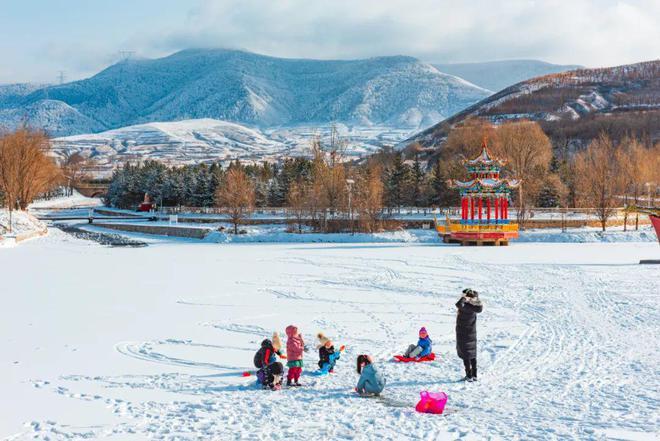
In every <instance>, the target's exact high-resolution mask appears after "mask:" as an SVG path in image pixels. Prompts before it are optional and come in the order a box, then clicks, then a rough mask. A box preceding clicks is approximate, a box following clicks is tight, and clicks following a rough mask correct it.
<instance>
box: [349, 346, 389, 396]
mask: <svg viewBox="0 0 660 441" xmlns="http://www.w3.org/2000/svg"><path fill="white" fill-rule="evenodd" d="M373 363H374V361H373V359H372V358H371V356H369V355H366V354H362V355H358V358H357V373H358V374H360V379H359V380H358V384H357V386H356V387H355V391H356V392H357V393H359V394H360V395H366V396H368V395H376V396H378V395H380V394H381V392H383V389H385V379H384V378H383V377H382V375H380V372H378V369H376V366H374V364H373Z"/></svg>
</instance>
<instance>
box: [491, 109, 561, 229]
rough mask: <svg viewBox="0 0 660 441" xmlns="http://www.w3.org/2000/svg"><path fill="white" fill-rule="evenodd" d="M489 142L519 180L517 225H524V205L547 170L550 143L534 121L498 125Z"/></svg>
mask: <svg viewBox="0 0 660 441" xmlns="http://www.w3.org/2000/svg"><path fill="white" fill-rule="evenodd" d="M493 145H494V148H493V150H494V151H493V153H494V154H495V155H496V156H499V157H500V158H502V159H504V160H506V161H507V166H506V168H507V169H508V171H509V172H510V174H511V175H512V177H513V178H515V179H519V180H520V181H521V183H520V187H518V191H517V193H518V224H520V226H521V228H524V227H525V220H526V218H527V205H528V203H529V202H531V201H533V199H534V197H535V196H536V195H537V193H538V191H539V189H540V186H541V184H542V182H543V180H544V178H545V177H546V174H547V173H548V166H549V164H550V160H551V159H552V144H551V143H550V139H549V138H548V137H547V136H546V135H545V133H544V132H543V130H542V129H541V126H539V125H538V124H537V123H535V122H530V121H520V122H512V123H505V124H502V126H500V127H499V128H498V129H497V138H496V142H495V143H493ZM532 203H533V202H532Z"/></svg>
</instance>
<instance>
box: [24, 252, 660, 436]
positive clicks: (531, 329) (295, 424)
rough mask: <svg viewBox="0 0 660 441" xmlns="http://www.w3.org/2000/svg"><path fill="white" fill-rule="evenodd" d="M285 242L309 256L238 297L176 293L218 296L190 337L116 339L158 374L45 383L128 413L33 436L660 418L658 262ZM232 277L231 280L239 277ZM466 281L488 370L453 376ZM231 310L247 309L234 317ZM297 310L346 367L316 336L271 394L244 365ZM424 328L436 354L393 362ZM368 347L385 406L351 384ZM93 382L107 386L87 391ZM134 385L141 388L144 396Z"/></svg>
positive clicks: (523, 432) (550, 425) (637, 427)
mask: <svg viewBox="0 0 660 441" xmlns="http://www.w3.org/2000/svg"><path fill="white" fill-rule="evenodd" d="M512 248H513V247H512ZM499 251H500V252H502V253H505V252H506V251H507V250H506V249H503V250H499ZM290 252H291V251H290ZM291 253H292V254H294V253H298V256H300V257H298V256H295V255H294V256H286V257H282V255H278V256H276V257H272V258H270V259H269V258H263V257H261V256H259V258H258V259H255V260H254V261H258V262H259V265H262V267H261V269H262V270H264V269H265V268H267V267H268V266H269V265H276V264H278V263H280V262H281V261H285V262H287V263H288V265H287V267H286V271H285V272H286V274H277V275H274V274H273V273H270V274H269V275H268V276H265V277H263V278H260V279H258V280H256V281H254V280H252V279H250V280H247V281H246V280H240V279H239V280H236V285H235V286H239V287H243V288H245V287H246V286H247V288H246V289H245V290H244V291H240V292H239V293H238V294H236V295H235V296H234V295H232V296H224V295H223V296H222V300H219V299H218V298H215V299H214V298H213V296H212V295H209V296H205V297H204V298H203V299H204V301H200V302H195V301H194V298H193V299H192V300H193V301H188V300H179V301H178V302H173V303H174V304H175V307H177V308H181V309H179V310H177V311H182V310H185V312H186V314H191V313H192V314H196V313H197V311H199V313H200V314H203V313H204V312H205V311H206V309H205V308H206V307H211V309H210V311H211V316H207V317H205V318H204V319H200V318H198V317H196V316H194V318H191V316H190V315H187V316H186V315H184V316H182V320H186V319H187V320H188V323H187V329H189V330H190V332H193V333H194V334H191V335H195V340H188V339H184V338H182V337H180V338H178V339H177V338H172V339H161V340H154V341H145V342H122V343H119V344H117V345H116V346H115V350H116V351H117V352H119V353H121V354H122V355H125V356H127V357H130V358H132V359H135V360H137V361H139V362H144V363H145V365H146V363H150V364H154V365H162V366H165V367H164V368H163V369H164V370H165V371H164V372H157V373H153V374H147V375H145V374H143V373H142V371H140V375H128V374H127V375H117V376H94V375H89V376H79V375H68V376H64V377H61V378H60V379H59V381H54V382H53V383H52V384H50V385H47V386H43V387H44V388H48V387H50V388H51V389H53V391H55V393H57V394H60V395H63V396H65V397H68V398H71V399H78V400H84V401H96V400H98V401H99V402H101V403H103V404H105V405H106V406H107V407H108V408H110V409H111V411H112V412H113V413H114V414H115V415H117V416H118V417H121V418H122V420H121V421H122V422H121V423H118V424H114V425H111V427H110V428H108V429H99V428H90V429H89V430H85V431H83V430H82V429H80V430H79V429H76V428H72V427H70V426H66V425H57V424H56V425H55V427H54V430H56V432H52V431H50V432H48V431H46V429H44V427H45V425H43V424H42V425H41V426H39V429H34V430H33V433H35V434H37V435H44V436H45V435H50V436H54V435H53V433H57V434H60V433H62V434H65V435H70V437H71V438H76V434H77V433H84V434H86V436H88V437H91V438H95V437H101V436H117V437H119V438H122V437H131V436H132V437H136V438H138V439H141V438H153V439H192V438H206V439H240V438H242V437H246V436H250V437H252V438H254V439H266V438H269V437H278V438H280V439H285V438H289V439H291V438H309V439H354V438H357V439H375V438H379V439H401V438H410V439H428V438H429V437H430V434H433V435H437V437H438V438H439V439H463V438H465V439H484V438H489V437H492V438H495V439H539V440H546V439H551V440H553V439H562V440H563V439H579V440H583V439H597V440H598V439H602V438H603V435H602V432H600V431H599V430H605V429H608V428H611V427H614V428H617V429H627V430H629V431H630V432H631V433H642V432H646V433H647V434H651V435H652V434H653V433H654V432H655V431H657V429H656V427H658V424H659V421H658V417H657V416H655V415H656V414H657V409H658V408H660V390H659V387H658V383H657V378H658V374H659V372H658V368H657V367H656V366H657V364H655V363H653V361H657V357H655V356H654V354H657V353H659V352H660V343H658V341H660V308H658V303H657V302H658V298H657V294H655V293H657V292H660V286H659V284H658V281H657V274H656V273H654V272H653V269H652V268H638V267H634V271H637V272H638V274H640V275H641V277H639V278H638V279H631V278H627V279H626V280H627V282H626V283H625V284H621V283H618V280H620V279H623V278H622V274H623V273H624V272H626V271H630V270H631V269H630V268H627V267H620V266H613V267H611V268H607V270H606V271H603V269H602V268H597V267H591V266H588V265H540V264H539V265H535V264H499V263H497V262H491V263H478V262H474V261H471V260H469V259H468V258H466V257H465V255H460V256H459V255H455V254H448V255H446V254H443V253H440V252H438V254H437V256H435V255H434V257H433V259H429V258H428V256H424V255H416V254H414V253H412V254H410V255H405V257H406V258H400V256H399V257H394V258H392V259H387V258H383V256H382V255H380V254H370V255H369V256H372V257H373V258H371V259H369V258H364V257H360V256H358V257H356V256H353V255H345V256H337V255H336V254H335V253H336V252H335V251H334V250H331V251H329V252H327V253H324V251H323V250H320V251H317V252H314V251H292V252H291ZM309 253H311V255H309ZM303 256H304V257H303ZM224 277H227V278H230V280H232V281H233V279H232V277H233V275H232V274H227V275H225V276H224ZM653 277H656V279H653ZM494 281H497V282H494ZM465 287H473V288H475V289H477V290H479V291H480V292H481V293H482V298H483V301H484V303H485V310H484V313H483V314H482V315H481V316H480V317H479V319H478V335H479V342H478V350H479V378H480V380H479V382H477V383H469V384H464V383H463V382H461V381H459V378H461V377H462V375H463V372H462V369H463V368H462V363H461V362H460V360H458V358H457V357H456V353H455V343H454V322H455V308H454V303H455V301H456V300H457V298H458V295H459V293H460V290H461V289H463V288H465ZM246 291H249V292H250V293H249V294H245V292H246ZM231 292H232V293H233V291H231ZM255 293H256V294H255ZM640 293H641V294H642V295H640ZM248 295H252V296H253V297H246V296H248ZM654 295H655V297H653V296H654ZM250 302H253V304H254V306H255V307H254V310H250V307H249V306H250ZM260 302H263V304H262V303H260ZM191 306H195V307H199V308H193V307H191ZM237 308H246V309H247V310H248V312H247V313H246V312H241V314H238V313H237V312H236V311H237ZM259 308H261V309H259ZM247 314H250V315H247ZM201 320H206V321H204V322H202V321H201ZM216 320H217V321H216ZM298 320H300V321H304V323H303V324H302V326H301V328H302V330H303V332H304V335H305V337H306V343H307V345H308V346H310V347H312V348H313V347H314V345H315V343H316V338H315V337H316V336H315V332H316V331H317V330H323V331H325V332H326V333H327V334H328V335H329V336H330V337H332V338H335V341H336V343H339V344H346V346H347V350H346V353H345V355H343V356H342V358H341V360H340V361H339V363H338V366H337V374H334V375H328V376H326V377H313V376H311V375H309V372H310V371H311V370H314V369H315V368H316V361H317V355H316V351H315V350H314V349H312V350H311V351H310V352H307V353H305V368H304V371H305V373H304V374H303V377H302V381H303V384H304V385H305V386H306V387H302V388H296V389H290V390H286V389H285V390H283V391H280V392H275V393H272V392H270V391H262V390H260V389H258V388H257V387H256V386H255V385H254V377H253V376H251V377H248V378H242V377H241V376H240V372H241V370H242V369H241V368H240V366H246V365H250V364H251V358H252V354H253V352H254V350H256V346H257V345H258V342H259V341H260V340H261V339H263V338H267V337H270V335H271V334H272V332H273V330H274V329H273V327H275V326H277V327H278V328H275V329H278V330H279V331H283V326H285V325H286V324H288V323H290V322H294V321H295V322H296V323H298ZM421 325H425V326H426V327H427V328H429V330H430V334H431V337H432V338H433V340H434V345H435V346H434V352H435V353H436V355H437V357H438V358H437V360H436V361H435V362H432V363H419V364H414V363H411V364H407V365H406V364H401V363H393V362H389V360H390V359H391V356H392V354H394V353H395V352H400V351H401V350H403V349H404V348H405V347H406V346H407V345H408V344H409V343H413V342H414V341H415V340H416V336H417V330H418V329H419V327H420V326H421ZM187 332H188V331H186V335H189V334H187ZM197 333H199V335H198V334H197ZM165 335H168V336H169V335H172V334H165ZM649 336H650V337H651V338H649ZM175 337H179V336H176V335H175ZM197 337H199V338H200V340H197ZM653 337H658V338H657V339H654V338H653ZM199 341H211V342H214V343H216V342H217V344H206V343H199ZM639 342H644V344H639ZM233 351H245V353H244V354H242V353H240V354H239V356H236V358H235V359H234V360H232V361H234V362H235V364H234V365H231V362H229V361H228V362H225V359H226V358H227V356H226V354H227V353H228V352H233ZM358 351H364V352H368V353H370V354H372V355H373V356H374V357H375V358H376V360H377V361H378V362H379V364H380V369H381V371H382V372H383V373H384V375H385V376H386V378H387V379H388V385H387V389H386V395H387V400H383V402H382V403H381V402H378V401H377V400H371V401H370V400H364V399H362V398H359V397H356V396H355V395H354V394H353V393H352V388H353V387H354V385H355V382H356V381H357V375H356V374H355V366H354V362H355V356H356V355H357V354H358V353H359V352H358ZM647 359H648V360H650V362H649V363H640V360H647ZM237 360H241V361H240V364H239V363H238V362H237ZM151 368H153V366H151ZM151 368H150V369H151ZM250 370H252V371H253V370H254V369H253V368H251V367H250ZM203 371H207V372H203ZM149 372H151V371H149ZM640 379H641V380H640ZM649 379H650V381H647V380H649ZM62 383H64V384H62ZM94 385H96V386H97V387H99V386H100V387H101V392H100V393H98V394H89V393H86V392H80V390H84V389H83V388H84V387H86V386H94ZM65 386H66V387H65ZM35 387H37V386H35ZM39 387H42V386H39ZM123 390H131V391H133V394H132V395H129V396H131V397H133V398H132V399H123V396H122V399H117V398H115V397H114V394H115V393H117V394H119V393H121V392H122V391H123ZM421 390H443V391H445V392H447V393H448V395H449V402H448V408H447V409H448V410H447V413H446V414H445V415H444V416H442V417H437V416H429V415H418V414H416V413H415V412H414V410H413V406H414V404H415V403H416V401H417V399H418V397H419V391H421ZM138 392H139V393H140V394H141V395H139V396H140V398H139V399H138V398H134V397H136V396H137V393H138ZM152 394H153V395H152ZM633 398H634V399H633ZM387 402H390V403H396V404H397V405H391V406H388V405H387ZM372 403H373V404H372ZM399 404H401V406H399ZM318 415H322V416H323V417H322V418H319V417H318ZM649 416H651V417H649ZM255 418H256V419H271V418H272V419H274V420H276V421H277V426H276V430H273V427H272V426H269V425H258V424H257V425H255V424H254V421H255ZM476 421H477V422H478V423H475V422H476ZM246 428H248V429H249V434H248V433H246ZM49 430H50V429H49ZM54 437H55V438H57V436H54ZM62 437H64V436H62Z"/></svg>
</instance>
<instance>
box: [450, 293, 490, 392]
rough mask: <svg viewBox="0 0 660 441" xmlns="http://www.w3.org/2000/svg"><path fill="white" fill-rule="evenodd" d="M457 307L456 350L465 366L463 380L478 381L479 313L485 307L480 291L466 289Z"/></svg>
mask: <svg viewBox="0 0 660 441" xmlns="http://www.w3.org/2000/svg"><path fill="white" fill-rule="evenodd" d="M456 308H457V309H458V311H457V315H456V352H457V353H458V356H459V358H461V359H462V360H463V365H464V366H465V377H464V378H463V380H464V381H477V314H479V313H480V312H481V311H483V308H484V307H483V304H482V303H481V300H479V293H478V292H476V291H474V290H471V289H464V290H463V296H461V298H460V299H459V300H458V302H456Z"/></svg>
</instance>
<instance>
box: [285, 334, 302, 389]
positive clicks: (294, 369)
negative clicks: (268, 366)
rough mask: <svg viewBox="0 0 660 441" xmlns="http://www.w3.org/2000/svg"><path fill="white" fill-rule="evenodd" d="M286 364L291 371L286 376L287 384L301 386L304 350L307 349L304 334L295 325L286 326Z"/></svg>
mask: <svg viewBox="0 0 660 441" xmlns="http://www.w3.org/2000/svg"><path fill="white" fill-rule="evenodd" d="M286 337H287V340H286V358H287V362H286V365H287V366H288V368H289V372H288V373H287V376H286V385H287V386H291V383H292V382H293V385H294V386H300V381H299V380H300V375H301V374H302V368H303V351H304V349H305V341H304V340H303V338H302V335H301V334H300V333H299V332H298V328H297V327H295V326H294V325H289V326H287V327H286Z"/></svg>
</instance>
